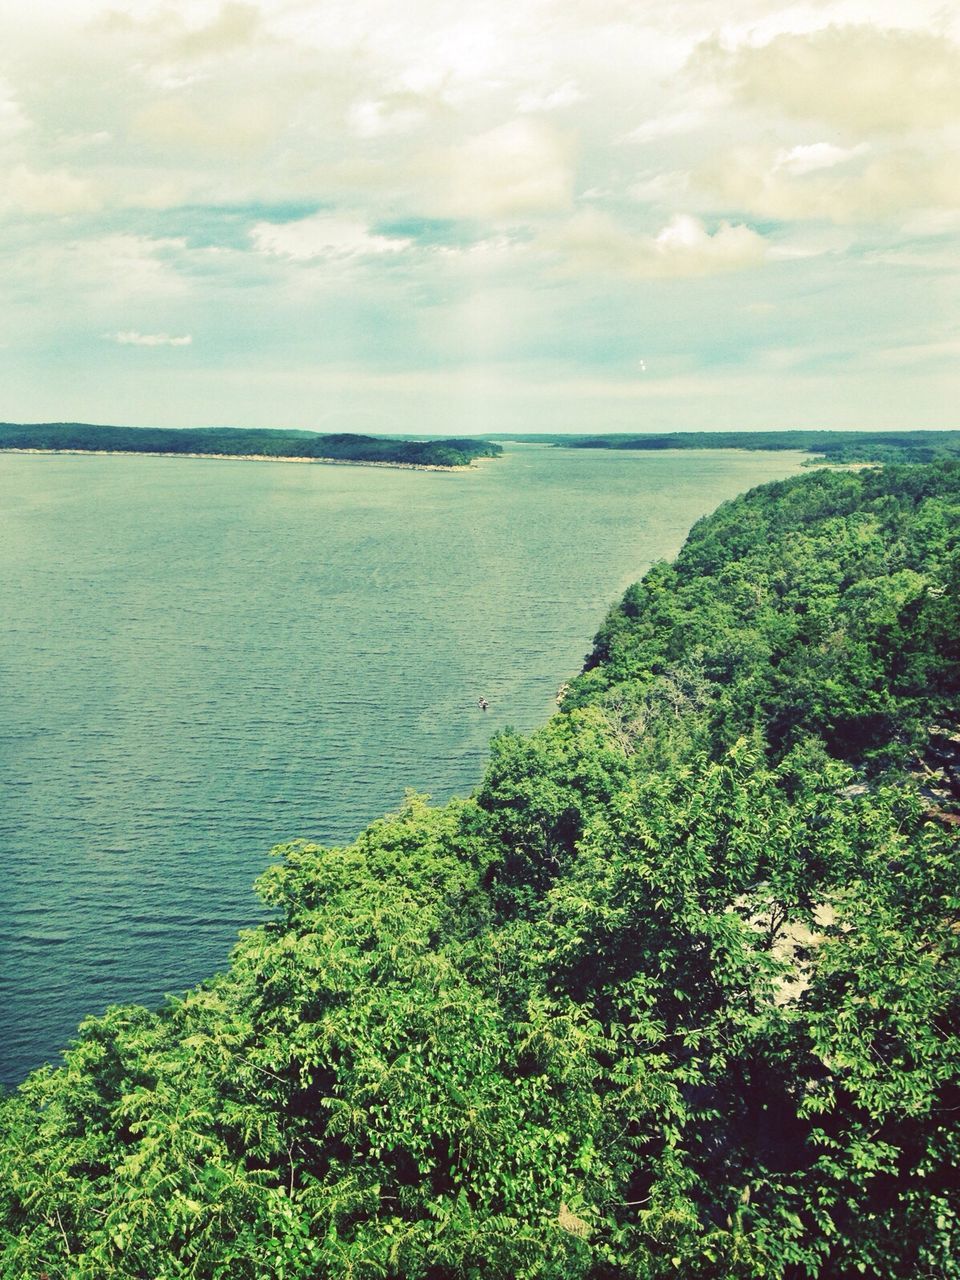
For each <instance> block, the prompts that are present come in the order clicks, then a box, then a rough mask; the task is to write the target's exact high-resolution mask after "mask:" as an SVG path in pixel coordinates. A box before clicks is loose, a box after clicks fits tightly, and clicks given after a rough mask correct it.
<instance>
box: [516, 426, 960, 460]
mask: <svg viewBox="0 0 960 1280" xmlns="http://www.w3.org/2000/svg"><path fill="white" fill-rule="evenodd" d="M496 439H497V440H516V441H518V442H523V443H537V444H552V445H555V446H556V447H558V448H563V449H629V450H633V451H637V452H654V451H659V450H663V449H749V450H770V451H780V450H785V449H797V450H800V451H801V452H803V453H809V454H811V461H812V460H813V457H816V459H817V460H818V461H819V462H833V463H838V464H843V463H864V462H868V463H869V462H937V461H940V460H942V459H945V458H960V431H811V430H797V431H669V432H660V431H656V432H647V433H644V434H642V435H641V434H638V433H636V432H634V433H631V434H618V433H608V434H606V435H590V436H584V435H564V434H549V435H500V434H499V433H496Z"/></svg>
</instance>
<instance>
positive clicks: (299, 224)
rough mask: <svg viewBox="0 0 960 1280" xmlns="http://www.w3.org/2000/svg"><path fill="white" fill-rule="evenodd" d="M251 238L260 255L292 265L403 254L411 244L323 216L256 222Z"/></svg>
mask: <svg viewBox="0 0 960 1280" xmlns="http://www.w3.org/2000/svg"><path fill="white" fill-rule="evenodd" d="M250 237H251V240H252V241H253V244H254V247H255V248H256V249H257V250H259V252H260V253H265V254H271V255H273V256H275V257H280V258H289V259H291V260H293V261H295V262H309V261H311V260H313V259H316V258H338V259H344V258H364V257H374V256H379V255H380V254H384V253H402V252H403V251H404V250H405V249H409V248H410V246H411V245H412V244H413V241H412V240H410V239H407V238H405V237H402V236H389V235H376V234H374V233H372V232H371V231H370V230H369V229H368V227H367V226H366V225H365V224H364V223H362V222H360V221H357V220H355V219H352V218H348V217H340V216H335V215H330V214H323V213H321V214H316V215H314V216H313V217H310V218H300V219H299V220H297V221H295V222H283V223H276V222H258V223H256V224H255V225H254V227H253V228H252V229H251V232H250Z"/></svg>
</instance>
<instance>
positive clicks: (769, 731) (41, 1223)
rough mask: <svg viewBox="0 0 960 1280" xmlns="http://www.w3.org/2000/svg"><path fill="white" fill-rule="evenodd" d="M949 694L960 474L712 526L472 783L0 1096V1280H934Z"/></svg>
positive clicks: (942, 1222)
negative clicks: (536, 724) (183, 988)
mask: <svg viewBox="0 0 960 1280" xmlns="http://www.w3.org/2000/svg"><path fill="white" fill-rule="evenodd" d="M958 692H960V465H958V464H956V463H950V462H947V463H940V464H936V465H934V466H928V467H903V468H900V467H890V468H886V469H884V470H868V471H863V472H859V473H852V472H831V471H815V472H811V473H809V474H806V475H804V476H802V477H799V478H796V479H793V480H789V481H786V482H783V483H779V484H774V485H767V486H764V487H762V488H760V489H756V490H754V491H752V492H751V493H749V494H746V495H744V496H743V497H741V498H738V499H736V500H735V501H733V502H730V503H726V504H725V505H724V506H722V507H721V508H720V509H719V510H718V511H717V512H716V513H715V514H714V515H713V516H711V517H709V518H707V519H705V520H703V521H701V522H700V523H699V524H698V525H697V526H696V527H695V528H694V530H693V531H692V533H691V535H690V537H689V540H688V542H687V544H686V546H685V547H684V549H683V551H682V553H681V555H680V557H679V558H678V560H677V561H676V563H675V564H673V565H657V566H655V567H654V568H653V569H652V570H651V571H650V572H649V573H648V574H647V576H646V577H645V578H644V580H643V581H642V582H641V583H639V584H638V585H637V586H635V587H633V588H631V590H630V591H629V592H628V593H627V595H626V597H625V598H624V600H623V602H622V603H621V604H620V605H618V606H617V608H615V609H614V610H613V611H612V613H611V614H610V616H609V618H608V619H607V620H606V622H605V624H604V625H603V627H602V629H601V631H600V634H599V635H598V637H597V641H596V647H595V650H594V652H593V654H592V655H591V657H590V659H589V660H588V665H587V669H586V670H585V672H584V673H583V674H582V675H581V676H580V677H579V678H578V679H577V680H576V681H574V683H573V686H572V688H571V690H570V692H569V694H568V695H567V696H566V698H565V700H564V704H563V707H562V709H561V712H560V713H559V714H558V715H557V716H555V717H554V718H553V719H552V720H551V721H550V722H549V723H548V724H547V725H546V726H545V727H544V728H543V729H541V730H539V731H538V732H536V733H534V734H533V735H532V736H530V737H521V736H519V735H517V734H514V733H511V732H507V733H504V734H501V735H500V736H498V737H497V738H496V739H495V741H494V743H493V748H492V752H491V759H490V763H489V766H488V769H487V772H486V776H485V778H484V780H483V782H482V784H481V786H480V787H479V789H478V791H477V793H476V794H475V796H473V797H472V798H470V799H468V800H462V801H455V802H453V803H451V804H448V805H446V806H444V807H441V808H432V807H430V806H429V805H428V804H427V803H426V802H425V801H423V800H422V799H418V798H416V797H410V798H409V799H408V800H407V802H406V803H405V804H404V806H403V808H402V809H401V811H400V812H399V813H397V814H394V815H392V816H391V817H388V818H385V819H383V820H382V821H380V822H377V823H374V824H373V826H372V827H370V828H369V829H368V830H367V831H366V832H364V833H363V834H362V835H361V836H360V837H359V839H358V840H357V841H356V842H355V843H354V844H352V845H351V846H349V847H348V848H344V849H326V848H320V847H316V846H311V845H305V844H293V845H290V846H286V847H284V848H282V849H280V850H278V851H277V853H278V859H277V861H276V864H275V865H274V866H273V867H272V868H271V869H270V870H269V871H268V872H267V873H266V875H264V877H263V878H262V880H261V882H260V892H261V894H262V896H263V898H264V900H265V901H266V902H267V903H269V904H270V905H271V906H272V907H273V908H275V910H276V918H275V919H273V920H271V921H270V922H269V923H267V924H265V925H263V926H262V927H260V928H257V929H253V930H251V931H249V932H247V933H246V934H244V935H243V937H242V939H241V941H240V943H239V945H238V946H237V948H236V950H235V952H234V955H233V960H232V964H231V967H230V969H229V971H228V972H226V973H224V974H221V975H219V976H217V977H215V978H213V979H212V980H211V981H210V982H208V983H206V984H205V985H203V986H201V987H199V988H197V989H196V990H193V991H190V992H188V993H187V994H186V995H185V996H184V997H183V998H182V999H174V1000H171V1001H170V1002H169V1003H168V1004H167V1005H166V1006H165V1007H164V1008H162V1009H161V1010H160V1011H159V1012H156V1013H151V1012H148V1011H146V1010H144V1009H141V1008H136V1007H118V1008H114V1009H111V1010H109V1011H108V1012H107V1014H106V1015H105V1016H103V1017H101V1018H92V1019H89V1020H87V1021H86V1022H85V1023H84V1024H83V1025H82V1026H81V1028H80V1031H79V1035H78V1038H77V1040H76V1041H75V1042H74V1044H73V1046H72V1047H71V1048H70V1049H69V1051H68V1052H67V1054H66V1058H65V1064H64V1065H63V1066H62V1067H60V1068H58V1069H44V1070H42V1071H39V1072H37V1073H35V1074H34V1075H33V1076H31V1077H30V1079H29V1080H28V1081H27V1082H26V1083H25V1084H24V1085H23V1086H22V1087H21V1089H20V1090H19V1091H18V1092H17V1093H15V1094H13V1095H11V1096H10V1097H9V1098H8V1099H6V1101H5V1102H4V1103H3V1106H2V1109H0V1222H2V1224H3V1228H2V1235H0V1250H2V1252H0V1258H2V1259H3V1263H2V1266H3V1270H2V1274H3V1276H5V1277H9V1278H10V1280H21V1278H22V1277H25V1276H40V1275H46V1276H48V1277H49V1278H50V1280H66V1278H67V1277H89V1278H90V1280H94V1278H96V1280H99V1278H101V1277H105V1276H111V1277H112V1276H118V1277H131V1278H132V1277H151V1280H181V1278H185V1277H209V1278H211V1280H213V1278H214V1277H216V1278H219V1280H242V1278H243V1277H250V1278H251V1280H253V1278H256V1280H262V1278H263V1277H276V1278H277V1280H321V1278H323V1280H326V1278H328V1277H351V1278H356V1280H367V1278H371V1280H372V1278H381V1277H396V1278H397V1280H445V1278H447V1277H449V1278H451V1280H453V1278H455V1277H456V1278H463V1280H467V1278H470V1280H533V1278H534V1277H537V1278H543V1280H662V1278H666V1277H670V1278H673V1277H677V1276H681V1277H685V1278H686V1277H695V1278H702V1280H707V1278H714V1277H715V1278H718V1280H719V1278H722V1277H740V1278H742V1280H756V1278H757V1277H777V1278H782V1280H799V1278H800V1277H805V1276H806V1277H812V1276H815V1277H823V1278H833V1280H841V1278H843V1280H845V1278H846V1277H852V1276H859V1275H863V1276H867V1277H893V1276H907V1275H910V1276H916V1277H929V1278H931V1280H932V1278H933V1277H938V1278H941V1280H942V1278H943V1277H947V1278H951V1277H958V1276H960V1223H958V1213H960V1203H958V1201H960V1192H958V1183H957V1178H956V1169H957V1167H958V1163H960V1127H958V1125H957V1123H956V1121H957V1116H958V1114H960V1071H958V1067H960V878H958V856H957V855H958V847H957V826H956V814H955V812H954V810H955V809H956V803H955V801H956V799H957V796H958V795H960V769H958V761H960V749H958V744H960V737H956V724H955V717H956V708H957V695H958ZM950 717H954V719H953V720H951V719H950ZM934 725H936V726H937V728H936V729H935V730H933V729H932V726H934ZM951 744H953V745H951Z"/></svg>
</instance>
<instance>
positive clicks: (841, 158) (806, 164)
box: [775, 142, 868, 177]
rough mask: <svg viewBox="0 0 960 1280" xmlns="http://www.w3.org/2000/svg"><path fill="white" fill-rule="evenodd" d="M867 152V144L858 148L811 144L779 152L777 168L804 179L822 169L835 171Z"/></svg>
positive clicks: (830, 143) (862, 144)
mask: <svg viewBox="0 0 960 1280" xmlns="http://www.w3.org/2000/svg"><path fill="white" fill-rule="evenodd" d="M867 150H868V148H867V146H866V144H865V143H861V144H860V146H858V147H837V146H834V144H833V143H832V142H811V143H807V144H806V145H804V146H799V147H789V148H787V149H785V150H782V151H779V152H778V153H777V157H776V161H775V168H777V169H783V170H785V172H787V173H789V174H791V176H793V177H802V176H803V174H805V173H816V172H817V171H818V170H820V169H835V168H836V167H837V165H838V164H846V163H847V161H848V160H853V159H855V158H856V157H857V156H859V155H862V154H863V153H864V152H865V151H867Z"/></svg>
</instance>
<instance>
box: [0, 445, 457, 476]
mask: <svg viewBox="0 0 960 1280" xmlns="http://www.w3.org/2000/svg"><path fill="white" fill-rule="evenodd" d="M3 453H19V454H27V455H29V454H36V455H38V456H41V455H48V454H67V455H69V456H71V457H76V458H85V457H94V458H97V457H99V458H198V459H206V460H207V461H213V462H295V463H301V464H303V463H306V464H311V463H319V464H320V465H321V466H324V467H390V468H392V469H393V470H395V471H472V470H473V463H472V462H468V463H465V464H463V465H456V466H452V465H451V466H442V465H440V464H439V463H434V462H383V461H380V460H378V459H376V458H294V457H288V456H286V455H281V454H270V453H173V452H167V453H162V452H160V451H159V450H151V449H21V448H10V447H5V446H2V445H0V454H3ZM474 461H475V462H476V461H479V459H474Z"/></svg>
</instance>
